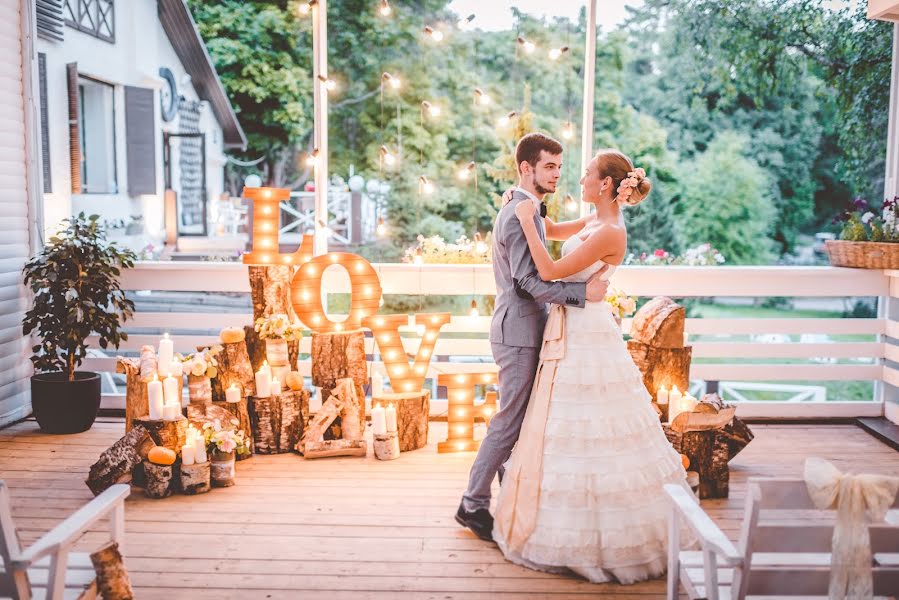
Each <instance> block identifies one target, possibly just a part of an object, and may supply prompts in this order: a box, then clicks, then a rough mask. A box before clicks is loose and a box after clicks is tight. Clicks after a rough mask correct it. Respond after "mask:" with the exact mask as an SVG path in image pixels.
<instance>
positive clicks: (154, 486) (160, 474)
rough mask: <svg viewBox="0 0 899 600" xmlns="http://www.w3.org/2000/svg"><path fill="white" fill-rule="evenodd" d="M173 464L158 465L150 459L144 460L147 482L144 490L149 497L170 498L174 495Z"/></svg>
mask: <svg viewBox="0 0 899 600" xmlns="http://www.w3.org/2000/svg"><path fill="white" fill-rule="evenodd" d="M172 467H173V465H157V464H156V463H152V462H150V461H149V460H145V461H144V474H145V475H146V477H147V483H146V486H145V487H144V492H145V493H146V494H147V497H148V498H168V497H169V496H171V495H172V471H173V470H174V469H173V468H172Z"/></svg>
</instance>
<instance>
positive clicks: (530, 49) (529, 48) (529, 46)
mask: <svg viewBox="0 0 899 600" xmlns="http://www.w3.org/2000/svg"><path fill="white" fill-rule="evenodd" d="M518 44H519V45H520V46H521V47H522V49H523V50H524V51H525V52H526V53H527V54H533V53H534V50H536V49H537V45H536V44H534V42H531V41H528V40H526V39H524V38H523V37H522V36H518Z"/></svg>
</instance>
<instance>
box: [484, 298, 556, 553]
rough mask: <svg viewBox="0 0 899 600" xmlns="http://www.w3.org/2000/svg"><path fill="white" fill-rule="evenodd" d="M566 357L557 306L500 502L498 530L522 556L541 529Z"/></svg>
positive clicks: (545, 333)
mask: <svg viewBox="0 0 899 600" xmlns="http://www.w3.org/2000/svg"><path fill="white" fill-rule="evenodd" d="M563 358H565V307H564V306H560V305H558V304H553V305H552V307H551V308H550V310H549V317H548V318H547V320H546V328H545V329H544V330H543V347H542V348H541V349H540V365H539V366H538V367H537V377H536V379H535V380H534V387H533V388H531V397H530V400H529V401H528V409H527V412H526V413H525V415H524V422H523V423H522V425H521V433H520V434H519V435H518V443H517V444H516V446H515V451H514V452H513V453H512V459H511V460H510V461H509V467H508V468H507V469H506V475H505V477H503V485H502V487H501V488H500V492H499V498H498V499H497V503H496V514H495V515H494V527H496V529H497V530H498V531H499V532H500V534H501V535H502V538H503V539H504V540H505V542H506V545H507V547H508V548H509V549H510V550H512V551H514V552H516V553H518V554H521V551H522V549H523V548H524V545H525V543H527V541H528V539H529V538H530V537H531V534H532V533H533V532H534V529H536V528H537V512H538V509H539V506H540V484H541V482H542V480H543V435H544V433H545V431H546V421H547V419H548V418H549V402H550V399H551V398H552V389H553V382H554V381H555V379H556V369H557V368H558V365H559V361H561V360H562V359H563Z"/></svg>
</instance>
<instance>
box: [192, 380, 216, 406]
mask: <svg viewBox="0 0 899 600" xmlns="http://www.w3.org/2000/svg"><path fill="white" fill-rule="evenodd" d="M187 395H188V398H190V404H191V405H195V406H197V405H198V406H206V405H209V404H212V381H210V379H209V378H208V377H206V376H205V375H200V376H197V375H188V376H187Z"/></svg>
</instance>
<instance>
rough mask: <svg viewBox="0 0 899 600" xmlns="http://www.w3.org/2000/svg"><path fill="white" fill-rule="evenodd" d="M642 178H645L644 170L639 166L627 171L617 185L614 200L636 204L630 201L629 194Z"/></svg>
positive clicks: (630, 204)
mask: <svg viewBox="0 0 899 600" xmlns="http://www.w3.org/2000/svg"><path fill="white" fill-rule="evenodd" d="M644 179H646V171H644V170H643V169H641V168H640V167H637V168H636V169H634V170H633V171H630V172H628V174H627V177H625V178H624V179H622V180H621V185H619V186H618V195H617V196H615V202H623V203H624V204H627V205H628V206H633V205H634V204H636V202H633V203H632V202H631V194H633V193H634V190H635V189H637V186H638V185H640V182H642V181H643V180H644Z"/></svg>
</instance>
